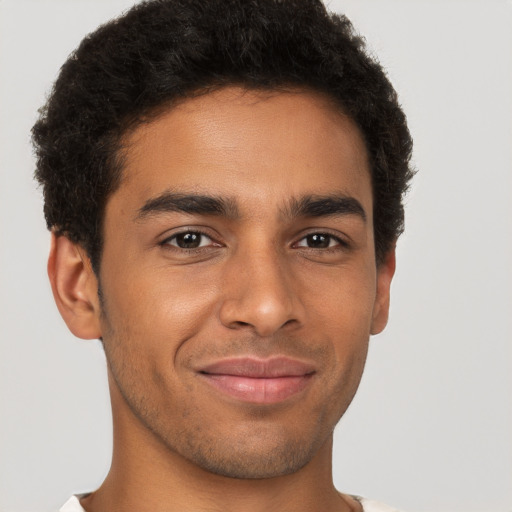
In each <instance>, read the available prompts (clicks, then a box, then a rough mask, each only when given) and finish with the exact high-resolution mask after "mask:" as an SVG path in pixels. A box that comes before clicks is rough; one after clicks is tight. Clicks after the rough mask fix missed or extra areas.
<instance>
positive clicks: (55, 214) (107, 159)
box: [32, 0, 413, 272]
mask: <svg viewBox="0 0 512 512" xmlns="http://www.w3.org/2000/svg"><path fill="white" fill-rule="evenodd" d="M227 85H241V86H243V87H246V88H252V89H264V90H276V89H280V88H286V87H292V88H295V89H297V88H298V89H301V88H303V89H307V90H314V91H318V92H320V93H323V94H325V95H327V96H328V97H329V98H331V99H333V100H335V102H336V104H337V105H339V106H340V109H341V110H342V111H343V112H344V113H345V114H346V115H348V116H349V117H350V118H351V119H352V120H353V121H354V122H355V123H356V124H357V126H358V127H359V129H360V131H361V133H362V135H363V137H364V140H365V142H366V147H367V150H368V155H369V160H370V166H371V173H372V186H373V200H374V219H375V220H374V233H375V252H376V259H377V262H382V261H383V259H384V257H385V255H386V254H387V253H388V251H389V250H390V249H391V247H392V246H393V244H394V242H395V241H396V239H397V237H398V236H399V235H400V234H401V233H402V231H403V223H404V211H403V203H402V201H403V195H404V193H405V191H406V190H407V188H408V184H409V181H410V179H411V177H412V175H413V170H412V168H411V165H410V157H411V151H412V140H411V136H410V134H409V130H408V128H407V123H406V118H405V115H404V113H403V112H402V109H401V107H400V105H399V103H398V99H397V94H396V92H395V90H394V89H393V87H392V85H391V84H390V82H389V80H388V79H387V77H386V74H385V72H384V71H383V69H382V67H381V66H380V64H379V63H378V62H377V61H376V60H375V59H374V58H373V57H371V56H370V55H369V53H368V52H367V50H366V48H365V44H364V41H363V39H362V38H361V37H360V36H358V35H357V34H356V33H355V32H354V30H353V27H352V25H351V23H350V21H349V20H348V19H347V18H346V17H345V16H342V15H337V14H333V13H329V12H328V11H327V10H326V8H325V7H324V5H323V4H322V2H321V1H320V0H208V1H205V0H150V1H145V2H141V3H139V4H137V5H135V6H134V7H132V8H131V9H130V10H129V11H127V12H126V13H125V14H124V15H122V16H121V17H119V18H117V19H114V20H112V21H110V22H108V23H107V24H105V25H103V26H101V27H100V28H98V29H97V30H96V31H95V32H93V33H92V34H89V35H88V36H87V37H85V39H84V40H83V41H82V43H81V44H80V45H79V47H78V48H77V49H76V50H75V51H74V52H73V53H72V54H71V55H70V57H69V58H68V60H67V61H66V62H65V64H64V65H63V66H62V68H61V71H60V74H59V76H58V78H57V80H56V82H55V84H54V87H53V90H52V92H51V94H50V96H49V99H48V101H47V104H46V105H45V106H44V107H43V108H42V109H41V111H40V118H39V120H38V121H37V123H36V124H35V125H34V127H33V129H32V138H33V143H34V147H35V151H36V156H37V170H36V173H35V176H36V178H37V180H38V181H39V182H40V183H41V184H42V186H43V193H44V200H45V206H44V212H45V216H46V222H47V225H48V228H49V229H53V230H54V231H55V232H56V233H57V234H59V235H66V236H67V237H68V238H70V239H71V240H72V241H73V242H75V243H78V244H80V245H82V246H83V247H84V249H85V250H86V251H87V253H88V255H89V257H90V259H91V261H92V265H93V268H94V270H95V272H99V267H100V259H101V249H102V222H103V216H104V210H105V204H106V201H107V200H108V198H109V195H110V194H112V193H113V192H114V191H115V190H116V187H118V186H119V183H120V177H121V175H122V159H120V158H119V154H120V144H121V140H122V136H123V134H125V133H126V132H127V130H129V129H131V128H133V127H136V126H137V125H138V124H139V123H140V122H142V120H143V119H147V118H148V116H149V117H151V114H152V113H155V112H156V111H158V110H159V109H161V108H162V107H163V106H166V105H167V106H169V105H172V103H173V102H175V101H179V100H180V99H184V98H187V97H191V96H194V95H196V94H198V93H201V91H203V92H204V91H208V90H214V89H217V88H221V87H224V86H227Z"/></svg>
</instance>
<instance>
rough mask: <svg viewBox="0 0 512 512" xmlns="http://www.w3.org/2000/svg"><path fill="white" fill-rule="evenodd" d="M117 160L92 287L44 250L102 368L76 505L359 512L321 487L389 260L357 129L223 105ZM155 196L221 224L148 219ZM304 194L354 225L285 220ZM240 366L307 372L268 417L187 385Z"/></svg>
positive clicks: (156, 125) (327, 110)
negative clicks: (92, 461)
mask: <svg viewBox="0 0 512 512" xmlns="http://www.w3.org/2000/svg"><path fill="white" fill-rule="evenodd" d="M124 156H125V166H124V171H123V180H122V183H121V186H120V187H119V189H118V190H116V192H115V193H114V194H113V195H112V196H111V197H110V199H109V200H108V203H107V206H106V212H105V222H104V241H105V243H104V250H103V254H102V261H101V270H100V274H99V278H98V277H97V276H95V274H94V273H93V271H92V269H91V265H90V262H89V260H88V258H87V255H86V254H85V252H84V251H83V250H82V249H81V247H79V246H76V245H74V244H72V243H71V242H70V241H69V240H68V239H67V238H66V237H63V236H61V237H55V236H54V237H53V243H52V250H51V254H50V260H49V275H50V280H51V283H52V289H53V292H54V295H55V299H56V302H57V305H58V307H59V310H60V312H61V314H62V316H63V318H64V319H65V321H66V322H67V325H68V326H69V328H70V330H71V331H72V332H73V333H74V334H75V335H77V336H79V337H81V338H98V337H102V339H103V343H104V347H105V353H106V356H107V361H108V368H109V370H108V372H109V384H110V392H111V398H112V409H113V418H114V456H113V462H112V467H111V470H110V473H109V475H108V477H107V479H106V480H105V482H104V484H103V485H102V486H101V487H100V489H99V490H98V491H96V492H95V493H92V494H91V495H89V496H88V497H86V498H83V499H82V505H83V506H84V507H85V508H86V510H87V511H89V512H101V511H106V510H109V511H111V512H115V511H118V510H119V511H120V510H137V511H146V510H148V511H149V510H151V511H152V512H159V511H166V512H170V511H175V510H176V511H178V510H179V511H181V512H186V511H188V510H190V511H192V510H194V511H202V510H208V511H217V510H218V511H221V510H222V511H231V510H233V511H235V510H236V511H239V510H244V511H248V512H252V511H254V512H256V511H268V510H280V511H287V510H290V511H291V510H293V511H295V512H297V511H299V512H300V511H309V512H311V511H316V510H318V511H334V510H336V511H347V510H360V506H359V504H358V503H356V502H355V501H354V500H353V499H351V498H350V497H348V496H345V495H341V494H339V493H338V492H337V491H336V489H335V488H334V486H333V483H332V476H331V458H332V434H333V429H334V427H335V425H336V423H337V422H338V421H339V419H340V418H341V416H342V415H343V413H344V412H345V411H346V409H347V407H348V406H349V404H350V402H351V400H352V398H353V396H354V394H355V392H356V389H357V387H358V384H359V381H360V378H361V375H362V371H363V367H364V362H365V358H366V353H367V349H368V340H369V336H370V334H376V333H378V332H380V331H381V330H382V329H383V328H384V327H385V325H386V322H387V315H388V308H389V288H390V283H391V279H392V276H393V273H394V268H395V259H394V253H393V252H392V253H390V254H389V255H388V257H387V258H386V260H385V261H384V262H383V263H382V264H380V265H378V266H377V265H376V262H375V250H374V240H373V219H372V190H371V182H370V172H369V166H368V160H367V155H366V148H365V145H364V142H363V140H362V137H361V135H360V133H359V131H358V129H357V127H356V126H355V125H354V124H353V122H352V121H351V120H350V119H349V118H347V117H346V116H344V115H342V114H341V113H340V112H339V111H338V110H337V109H335V108H333V106H332V104H330V103H329V102H328V101H327V100H326V99H325V98H323V97H322V96H320V95H317V94H314V93H310V92H300V91H291V92H286V93H285V92H279V93H278V92H275V93H269V92H265V93H264V92H261V91H260V92H255V91H250V90H249V91H247V90H242V89H240V88H235V87H229V88H225V89H221V90H219V91H216V92H214V93H209V94H206V95H203V96H200V97H197V98H194V99H188V100H186V101H184V102H183V103H181V104H180V105H178V106H175V107H174V108H172V109H171V110H169V111H167V112H165V113H163V114H162V115H160V116H159V117H158V118H157V119H155V120H152V121H150V122H148V123H145V124H143V125H141V126H139V127H138V128H136V129H135V130H134V131H133V132H132V133H130V134H128V135H127V136H126V140H125V155H124ZM169 192H171V193H173V194H185V195H209V196H215V197H216V198H222V199H223V200H224V201H225V203H227V204H228V205H229V206H230V208H228V210H229V211H227V212H224V213H226V214H227V215H224V214H223V215H218V214H211V213H197V212H196V213H194V212H192V213H190V212H188V213H187V212H183V211H166V207H165V206H162V204H160V206H159V207H158V208H156V210H158V211H156V210H155V202H154V201H153V203H152V206H151V203H150V202H151V200H154V199H155V198H158V197H161V196H162V194H166V193H169ZM310 196H312V197H315V198H318V197H325V196H329V197H332V196H336V197H340V196H342V197H343V198H351V199H352V200H354V201H355V202H357V203H358V204H359V205H360V206H361V207H362V210H363V213H362V214H361V213H360V212H359V213H358V212H353V211H343V212H341V213H338V214H336V215H332V214H331V215H320V216H313V215H310V214H305V213H304V212H297V211H296V210H297V208H295V209H294V208H293V205H297V204H298V203H299V202H300V199H301V198H304V197H310ZM145 205H146V207H148V205H149V207H148V211H146V210H144V206H145ZM167 210H168V205H167ZM174 210H175V209H174ZM234 210H236V211H234ZM299 210H300V209H299ZM199 232H202V233H203V235H195V236H196V237H199V238H197V239H198V240H199V245H200V247H198V248H196V249H189V248H183V247H179V245H180V244H182V242H183V240H184V238H183V233H189V235H188V236H189V237H190V236H191V235H190V233H199ZM180 233H181V234H182V235H181V237H177V236H176V235H178V234H180ZM314 234H317V235H319V234H320V235H321V236H323V238H322V239H321V242H322V243H318V240H317V239H315V238H314V237H312V235H314ZM317 238H318V236H317ZM98 284H100V285H101V300H100V298H99V296H98ZM242 356H244V357H256V358H263V359H265V358H270V357H274V356H286V357H290V358H294V359H298V360H300V361H303V362H307V363H308V364H309V365H311V366H312V367H313V368H314V372H312V375H311V377H310V378H308V380H307V384H306V385H305V388H304V389H302V390H301V391H299V392H297V393H295V394H293V395H292V396H290V397H288V398H286V399H284V400H281V401H277V403H273V404H266V403H263V404H262V403H252V402H250V401H249V402H247V401H243V400H238V399H237V398H236V397H233V396H229V395H226V394H225V393H223V392H222V391H219V390H218V389H216V388H215V387H212V386H211V385H210V383H209V382H207V381H206V379H204V378H203V377H204V375H201V373H200V372H199V369H200V368H204V366H205V365H207V364H209V363H211V362H212V361H217V360H219V359H226V358H232V357H242Z"/></svg>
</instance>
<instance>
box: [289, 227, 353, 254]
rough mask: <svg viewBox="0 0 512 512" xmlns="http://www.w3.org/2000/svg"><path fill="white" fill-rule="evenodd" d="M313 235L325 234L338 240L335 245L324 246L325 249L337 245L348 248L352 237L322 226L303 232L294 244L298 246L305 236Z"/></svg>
mask: <svg viewBox="0 0 512 512" xmlns="http://www.w3.org/2000/svg"><path fill="white" fill-rule="evenodd" d="M311 235H325V236H328V237H330V238H331V239H334V240H336V241H337V242H338V243H337V245H335V246H332V247H326V248H324V249H323V250H324V251H325V250H328V249H334V248H335V247H337V246H340V247H344V248H348V247H350V245H351V241H350V238H349V237H348V236H347V235H343V234H341V233H339V232H337V233H333V232H332V231H331V230H329V229H322V228H313V229H311V230H308V232H306V233H303V234H301V236H300V238H297V240H296V242H294V243H293V244H292V245H293V246H297V244H298V243H299V242H301V241H302V240H304V239H305V238H307V237H308V236H311ZM300 247H303V248H305V249H312V250H322V249H315V248H313V247H305V246H300Z"/></svg>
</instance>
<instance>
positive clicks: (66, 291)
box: [48, 233, 101, 339]
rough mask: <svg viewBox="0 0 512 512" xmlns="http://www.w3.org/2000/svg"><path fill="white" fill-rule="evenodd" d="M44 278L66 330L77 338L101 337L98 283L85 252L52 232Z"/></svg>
mask: <svg viewBox="0 0 512 512" xmlns="http://www.w3.org/2000/svg"><path fill="white" fill-rule="evenodd" d="M48 276H49V278H50V283H51V286H52V291H53V297H54V299H55V302H56V304H57V308H58V309H59V312H60V314H61V316H62V318H63V319H64V321H65V322H66V325H67V326H68V328H69V330H70V331H71V332H72V333H73V334H74V335H75V336H77V337H78V338H83V339H94V338H100V337H101V328H100V304H99V298H98V281H97V279H96V276H95V274H94V272H93V270H92V266H91V262H90V260H89V257H88V256H87V255H86V253H85V251H84V250H83V249H82V247H80V246H79V245H77V244H74V243H73V242H71V240H69V238H67V237H66V236H57V235H56V234H55V233H52V243H51V249H50V257H49V258H48Z"/></svg>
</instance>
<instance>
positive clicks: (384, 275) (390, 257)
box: [370, 247, 396, 334]
mask: <svg viewBox="0 0 512 512" xmlns="http://www.w3.org/2000/svg"><path fill="white" fill-rule="evenodd" d="M395 267H396V256H395V247H393V248H392V249H391V250H390V251H389V252H388V254H387V255H386V258H385V260H384V261H383V262H382V263H380V264H379V265H378V267H377V293H376V297H375V303H374V305H373V317H372V326H371V330H370V333H371V334H379V332H382V331H383V330H384V327H386V324H387V323H388V314H389V292H390V287H391V280H392V279H393V275H394V274H395Z"/></svg>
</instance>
